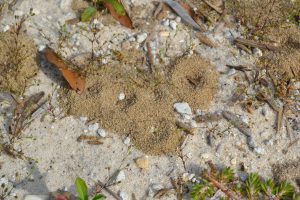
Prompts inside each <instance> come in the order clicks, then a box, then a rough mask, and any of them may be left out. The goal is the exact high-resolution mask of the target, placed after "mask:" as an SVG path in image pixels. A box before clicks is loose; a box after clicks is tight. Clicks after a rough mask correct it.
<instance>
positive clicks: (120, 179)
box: [116, 170, 126, 183]
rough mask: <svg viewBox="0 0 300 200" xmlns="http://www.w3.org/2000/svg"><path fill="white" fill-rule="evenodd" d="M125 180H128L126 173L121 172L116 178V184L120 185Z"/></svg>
mask: <svg viewBox="0 0 300 200" xmlns="http://www.w3.org/2000/svg"><path fill="white" fill-rule="evenodd" d="M125 179H126V176H125V172H124V171H123V170H121V171H120V172H119V174H118V175H117V177H116V182H117V183H119V182H121V181H124V180H125Z"/></svg>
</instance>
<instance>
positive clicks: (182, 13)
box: [164, 0, 202, 31]
mask: <svg viewBox="0 0 300 200" xmlns="http://www.w3.org/2000/svg"><path fill="white" fill-rule="evenodd" d="M164 2H165V3H166V4H168V5H169V6H170V7H171V8H172V9H173V10H174V11H175V12H176V13H177V14H178V15H179V16H180V17H181V18H182V20H183V21H185V22H186V23H187V24H189V25H191V26H192V27H194V28H195V29H196V30H199V31H201V30H202V29H201V27H200V26H199V24H197V23H196V22H195V21H194V19H193V18H192V17H191V16H190V13H188V12H187V11H186V9H185V8H184V7H182V5H180V4H179V3H178V2H176V1H174V0H164Z"/></svg>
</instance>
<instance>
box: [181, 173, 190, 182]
mask: <svg viewBox="0 0 300 200" xmlns="http://www.w3.org/2000/svg"><path fill="white" fill-rule="evenodd" d="M181 178H182V180H183V182H188V181H189V173H187V172H185V173H183V174H182V177H181Z"/></svg>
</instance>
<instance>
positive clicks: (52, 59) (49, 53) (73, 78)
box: [44, 47, 85, 94]
mask: <svg viewBox="0 0 300 200" xmlns="http://www.w3.org/2000/svg"><path fill="white" fill-rule="evenodd" d="M44 54H45V57H46V59H47V60H48V62H49V63H51V64H53V65H55V66H56V67H57V69H59V70H60V71H61V73H62V75H63V76H64V78H65V79H66V81H67V82H68V83H69V85H70V87H71V88H72V89H73V90H75V91H76V92H77V93H79V94H81V93H82V92H83V91H84V89H85V80H84V79H83V78H82V77H81V76H80V75H79V74H78V73H76V72H74V71H72V70H70V69H68V66H67V65H66V64H65V62H64V61H63V60H62V59H61V58H60V57H59V56H58V55H57V54H56V53H55V52H54V51H53V50H52V49H51V48H49V47H47V48H46V49H45V51H44Z"/></svg>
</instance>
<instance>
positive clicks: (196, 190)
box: [191, 180, 215, 200]
mask: <svg viewBox="0 0 300 200" xmlns="http://www.w3.org/2000/svg"><path fill="white" fill-rule="evenodd" d="M214 193H215V190H214V188H213V187H212V186H210V184H209V182H208V181H207V180H203V183H199V184H195V185H194V186H193V189H192V192H191V197H192V199H193V200H205V199H206V198H207V197H212V196H213V194H214Z"/></svg>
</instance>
